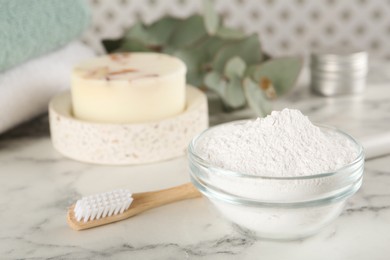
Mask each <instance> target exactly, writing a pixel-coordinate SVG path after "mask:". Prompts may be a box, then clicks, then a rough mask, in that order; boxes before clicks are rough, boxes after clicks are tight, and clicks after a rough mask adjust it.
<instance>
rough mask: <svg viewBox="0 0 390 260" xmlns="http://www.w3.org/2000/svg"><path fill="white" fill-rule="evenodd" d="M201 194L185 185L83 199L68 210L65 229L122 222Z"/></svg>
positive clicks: (98, 195)
mask: <svg viewBox="0 0 390 260" xmlns="http://www.w3.org/2000/svg"><path fill="white" fill-rule="evenodd" d="M200 195H201V194H200V192H199V191H198V190H197V189H196V188H195V187H194V186H193V185H192V184H191V183H186V184H183V185H180V186H176V187H173V188H169V189H165V190H159V191H151V192H142V193H135V194H131V193H130V191H128V190H123V189H119V190H114V191H111V192H106V193H100V194H95V195H91V196H87V197H83V198H82V199H80V200H78V201H77V202H76V203H75V204H73V205H72V206H70V208H69V210H68V214H67V222H68V225H69V226H70V227H71V228H72V229H74V230H84V229H89V228H94V227H98V226H103V225H106V224H110V223H113V222H117V221H121V220H124V219H127V218H130V217H132V216H135V215H137V214H140V213H142V212H144V211H146V210H149V209H153V208H156V207H159V206H162V205H166V204H169V203H172V202H176V201H180V200H186V199H192V198H197V197H200Z"/></svg>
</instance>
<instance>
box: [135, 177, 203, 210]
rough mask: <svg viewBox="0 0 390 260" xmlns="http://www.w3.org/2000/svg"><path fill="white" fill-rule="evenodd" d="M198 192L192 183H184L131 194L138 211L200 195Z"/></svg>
mask: <svg viewBox="0 0 390 260" xmlns="http://www.w3.org/2000/svg"><path fill="white" fill-rule="evenodd" d="M200 196H201V194H200V192H199V191H198V190H197V189H196V188H195V187H194V185H192V183H186V184H183V185H179V186H176V187H172V188H169V189H165V190H158V191H149V192H142V193H135V194H133V198H134V201H133V203H135V204H136V205H132V206H134V208H135V206H137V208H138V210H139V212H138V213H141V212H143V211H146V210H148V209H152V208H156V207H159V206H162V205H166V204H169V203H172V202H176V201H181V200H186V199H192V198H197V197H200Z"/></svg>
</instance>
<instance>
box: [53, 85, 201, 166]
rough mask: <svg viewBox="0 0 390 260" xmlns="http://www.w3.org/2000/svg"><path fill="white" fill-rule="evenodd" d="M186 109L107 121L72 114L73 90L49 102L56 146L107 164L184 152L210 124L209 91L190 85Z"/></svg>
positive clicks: (75, 156)
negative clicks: (121, 121) (159, 115)
mask: <svg viewBox="0 0 390 260" xmlns="http://www.w3.org/2000/svg"><path fill="white" fill-rule="evenodd" d="M186 91H187V98H186V102H187V106H186V109H185V111H183V112H182V113H181V114H179V115H176V116H174V117H170V118H166V119H162V120H159V121H152V122H145V123H130V124H105V123H94V122H87V121H82V120H79V119H77V118H75V117H74V116H73V114H72V105H71V95H70V92H66V93H63V94H61V95H59V96H56V97H54V98H53V99H52V100H51V102H50V105H49V118H50V132H51V139H52V143H53V146H54V148H55V149H56V150H58V151H59V152H60V153H61V154H63V155H64V156H66V157H69V158H71V159H74V160H77V161H82V162H87V163H95V164H107V165H131V164H143V163H152V162H158V161H164V160H168V159H171V158H175V157H179V156H182V155H184V153H185V151H186V149H187V146H188V144H189V142H190V140H191V139H192V138H193V137H194V136H195V135H197V134H199V133H200V132H201V131H203V130H205V129H206V128H207V127H208V111H207V98H206V95H205V94H204V93H203V92H201V91H200V90H198V89H197V88H195V87H191V86H188V87H187V90H186Z"/></svg>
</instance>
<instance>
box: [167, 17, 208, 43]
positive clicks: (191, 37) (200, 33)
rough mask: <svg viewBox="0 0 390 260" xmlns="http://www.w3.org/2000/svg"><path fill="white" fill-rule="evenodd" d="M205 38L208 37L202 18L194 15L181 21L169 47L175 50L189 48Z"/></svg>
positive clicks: (170, 40)
mask: <svg viewBox="0 0 390 260" xmlns="http://www.w3.org/2000/svg"><path fill="white" fill-rule="evenodd" d="M205 36H207V32H206V29H205V27H204V24H203V18H202V16H200V15H193V16H190V17H189V18H187V19H184V20H181V21H180V23H179V24H178V26H177V27H176V30H175V31H174V32H173V34H172V37H171V38H170V39H169V45H171V46H172V47H173V48H183V47H188V46H190V45H192V44H194V43H195V42H197V41H199V40H200V39H201V38H202V37H205Z"/></svg>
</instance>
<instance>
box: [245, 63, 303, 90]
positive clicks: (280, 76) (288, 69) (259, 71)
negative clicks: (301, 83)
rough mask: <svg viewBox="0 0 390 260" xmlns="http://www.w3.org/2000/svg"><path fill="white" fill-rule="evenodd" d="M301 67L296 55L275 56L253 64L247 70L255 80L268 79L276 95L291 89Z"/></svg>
mask: <svg viewBox="0 0 390 260" xmlns="http://www.w3.org/2000/svg"><path fill="white" fill-rule="evenodd" d="M301 69H302V60H301V59H300V58H297V57H288V58H276V59H272V60H268V61H266V62H264V63H262V64H260V65H257V66H254V67H253V68H251V69H250V71H248V73H250V75H251V76H252V78H253V79H254V80H255V81H256V82H260V81H261V80H262V79H268V80H270V81H271V82H272V85H273V86H274V88H275V91H276V94H277V95H278V96H280V95H283V94H284V93H286V92H287V91H288V90H289V89H291V88H292V87H293V86H294V84H295V82H296V80H297V78H298V76H299V73H300V72H301Z"/></svg>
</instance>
